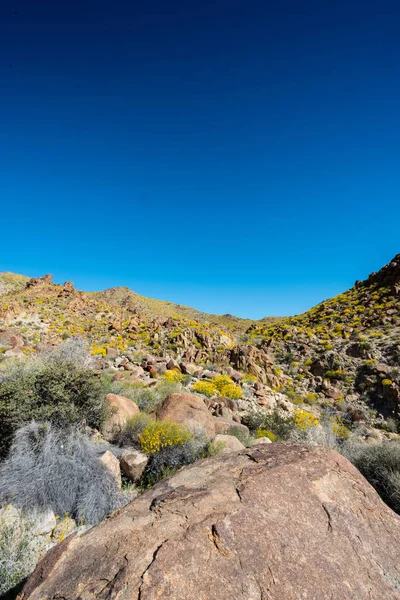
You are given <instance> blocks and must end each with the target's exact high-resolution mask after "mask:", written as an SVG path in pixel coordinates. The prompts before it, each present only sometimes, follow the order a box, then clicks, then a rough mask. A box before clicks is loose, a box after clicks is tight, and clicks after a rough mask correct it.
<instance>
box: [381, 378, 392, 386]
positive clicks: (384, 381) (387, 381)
mask: <svg viewBox="0 0 400 600" xmlns="http://www.w3.org/2000/svg"><path fill="white" fill-rule="evenodd" d="M392 383H393V382H392V380H391V379H383V380H382V385H392Z"/></svg>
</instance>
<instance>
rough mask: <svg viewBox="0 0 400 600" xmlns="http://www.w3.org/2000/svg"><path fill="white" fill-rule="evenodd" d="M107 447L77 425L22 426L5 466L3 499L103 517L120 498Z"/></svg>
mask: <svg viewBox="0 0 400 600" xmlns="http://www.w3.org/2000/svg"><path fill="white" fill-rule="evenodd" d="M103 450H104V448H102V447H101V446H100V447H99V446H98V445H97V446H96V445H95V444H93V443H92V442H91V441H90V440H89V439H88V438H87V437H86V436H85V435H84V434H83V433H82V432H81V431H79V430H77V429H75V428H68V429H66V430H64V429H58V428H56V427H54V426H52V425H51V424H50V423H46V424H43V425H39V424H37V423H31V424H30V425H27V426H26V427H23V428H22V429H19V430H18V431H17V432H16V434H15V436H14V440H13V443H12V446H11V449H10V452H9V455H8V457H7V458H6V460H5V461H4V462H3V463H2V464H1V467H0V505H4V504H7V503H8V502H10V501H11V502H12V504H13V505H14V506H16V507H19V508H21V509H23V510H24V511H25V512H27V513H32V512H34V511H39V512H41V511H46V510H52V511H53V512H54V513H55V514H58V515H60V514H65V513H66V512H68V513H69V514H70V516H71V517H72V518H74V519H75V520H76V521H77V522H86V523H91V524H93V523H97V522H98V521H100V520H101V519H103V518H104V517H105V516H106V515H107V514H108V513H109V512H110V511H112V510H114V509H115V508H117V506H119V504H120V497H119V490H118V487H117V483H116V481H115V479H114V477H113V476H112V475H111V473H110V472H109V470H108V469H107V468H106V467H105V466H104V465H103V464H102V463H101V462H100V461H99V459H98V456H99V454H100V453H101V452H102V451H103Z"/></svg>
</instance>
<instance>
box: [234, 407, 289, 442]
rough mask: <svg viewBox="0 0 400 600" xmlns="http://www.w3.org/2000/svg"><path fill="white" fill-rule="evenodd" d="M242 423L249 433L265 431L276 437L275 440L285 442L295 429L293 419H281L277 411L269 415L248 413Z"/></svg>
mask: <svg viewBox="0 0 400 600" xmlns="http://www.w3.org/2000/svg"><path fill="white" fill-rule="evenodd" d="M242 423H243V424H244V425H247V427H248V428H249V429H250V431H251V432H256V431H257V430H258V429H266V430H267V431H270V432H272V433H273V434H275V435H276V436H277V439H280V440H287V439H288V438H289V436H290V434H291V432H292V431H293V429H294V428H295V426H296V424H295V420H294V417H291V416H288V417H283V416H282V415H281V414H280V413H279V412H278V411H277V410H274V411H273V412H272V413H271V414H268V415H266V414H263V413H256V412H253V413H249V414H248V415H245V416H244V417H243V418H242Z"/></svg>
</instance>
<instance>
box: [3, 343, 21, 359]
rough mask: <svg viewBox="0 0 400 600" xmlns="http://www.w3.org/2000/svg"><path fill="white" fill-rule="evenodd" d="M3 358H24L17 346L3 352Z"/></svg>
mask: <svg viewBox="0 0 400 600" xmlns="http://www.w3.org/2000/svg"><path fill="white" fill-rule="evenodd" d="M4 356H19V357H22V356H25V355H24V353H23V350H22V348H20V347H19V346H15V347H14V348H11V349H10V350H7V351H6V352H4Z"/></svg>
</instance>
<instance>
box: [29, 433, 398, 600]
mask: <svg viewBox="0 0 400 600" xmlns="http://www.w3.org/2000/svg"><path fill="white" fill-rule="evenodd" d="M18 598H19V600H28V599H29V600H56V599H61V598H62V599H63V600H78V599H79V600H94V599H113V600H117V599H118V600H128V599H129V600H132V599H135V600H136V599H137V600H156V599H170V600H194V599H196V600H300V599H307V600H328V599H335V600H367V599H368V600H400V518H399V517H398V516H397V515H396V514H395V513H393V512H392V511H391V510H390V509H389V508H388V507H387V506H386V505H385V504H384V503H383V502H382V501H381V500H380V498H379V497H378V495H377V494H376V492H375V491H374V489H373V488H372V487H371V486H370V485H369V484H368V483H367V481H366V480H365V479H364V478H363V477H362V475H361V474H360V473H359V472H358V471H357V470H356V469H355V468H354V467H353V466H352V465H351V464H350V463H349V462H348V461H347V460H346V459H345V458H343V457H342V456H340V455H339V454H337V453H336V452H334V451H331V450H328V449H326V448H320V447H311V446H303V445H299V444H260V445H256V446H253V447H252V448H250V449H246V450H242V451H240V452H239V453H230V454H226V455H219V456H216V457H213V458H209V459H204V460H202V461H199V462H197V463H195V464H193V465H191V466H189V467H186V468H184V469H182V470H181V471H179V472H178V473H176V474H175V475H174V476H173V477H171V478H170V479H167V480H164V481H162V482H160V483H159V484H157V485H156V486H155V487H154V488H151V489H149V490H148V491H146V492H145V493H143V494H142V495H141V496H139V497H138V498H136V499H135V500H134V501H132V502H131V503H130V504H128V505H127V506H125V507H124V508H123V509H121V510H119V511H118V512H116V513H114V514H112V515H111V517H110V518H108V519H106V521H104V522H103V523H101V524H100V525H98V526H97V527H94V528H92V529H91V530H89V531H87V532H86V533H84V534H83V535H81V536H79V535H76V534H72V535H71V536H70V537H68V538H67V539H66V540H65V541H64V542H62V543H61V544H60V545H59V546H57V547H55V548H54V549H53V550H51V551H50V552H49V553H48V554H47V555H46V556H45V558H44V559H43V560H42V561H41V562H40V563H39V565H38V566H37V568H36V570H35V571H34V573H33V574H32V575H31V576H30V578H29V579H28V581H27V583H26V584H25V587H24V588H23V590H22V592H21V593H20V595H19V597H18Z"/></svg>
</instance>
